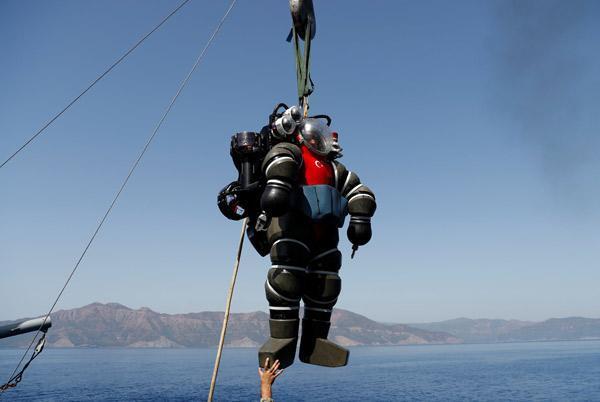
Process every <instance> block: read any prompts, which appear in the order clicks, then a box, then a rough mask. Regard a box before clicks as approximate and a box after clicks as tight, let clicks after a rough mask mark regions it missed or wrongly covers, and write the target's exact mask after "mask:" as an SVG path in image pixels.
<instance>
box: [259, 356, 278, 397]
mask: <svg viewBox="0 0 600 402" xmlns="http://www.w3.org/2000/svg"><path fill="white" fill-rule="evenodd" d="M279 366H280V364H279V360H275V362H274V363H273V365H272V366H271V367H269V358H268V357H267V359H266V360H265V367H269V368H264V369H263V368H260V367H259V368H258V375H259V376H260V392H261V397H262V398H271V385H273V383H274V382H275V379H276V378H277V377H279V376H280V375H281V373H283V369H282V370H279Z"/></svg>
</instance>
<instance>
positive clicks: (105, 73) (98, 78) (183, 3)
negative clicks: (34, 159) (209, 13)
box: [0, 0, 190, 169]
mask: <svg viewBox="0 0 600 402" xmlns="http://www.w3.org/2000/svg"><path fill="white" fill-rule="evenodd" d="M189 1H190V0H184V1H183V2H182V3H181V4H179V5H178V6H177V7H176V8H175V9H174V10H173V11H171V13H170V14H169V15H167V16H166V17H164V18H163V19H162V21H160V22H159V23H158V25H156V26H155V27H154V28H152V30H151V31H150V32H148V33H147V34H146V35H144V36H143V37H142V38H141V39H140V40H138V41H137V42H136V43H135V45H133V46H132V47H131V48H129V50H127V51H126V52H125V53H124V54H123V55H122V56H121V57H119V58H118V59H117V60H116V61H115V62H114V63H113V64H111V65H110V67H108V68H107V69H106V70H105V71H104V72H103V73H102V74H100V75H99V76H98V77H97V78H96V79H95V80H94V81H92V83H91V84H90V85H88V86H87V87H86V88H85V89H84V90H83V91H81V93H80V94H79V95H77V96H76V97H75V98H73V99H72V100H71V101H70V102H69V103H68V104H67V106H65V107H64V108H63V109H62V110H61V111H60V112H58V113H57V114H56V115H54V117H52V118H51V119H50V120H49V121H48V122H47V123H46V124H44V125H43V126H42V128H40V129H39V130H38V131H37V132H36V133H35V134H34V135H33V136H32V137H31V138H29V139H28V140H27V141H25V143H24V144H23V145H21V147H19V149H17V150H16V151H15V152H13V153H12V155H10V156H9V157H8V159H6V160H5V161H4V162H2V164H1V165H0V169H2V168H3V167H4V165H6V164H7V163H8V162H10V161H11V160H12V159H13V158H14V157H15V156H16V155H17V154H18V153H19V152H21V151H22V150H23V149H25V147H27V146H28V145H29V144H30V143H31V142H32V141H33V140H35V139H36V138H37V137H38V136H39V135H40V134H42V132H43V131H44V130H46V128H48V127H49V126H50V125H51V124H52V123H54V121H55V120H56V119H58V118H59V117H60V116H62V114H63V113H64V112H66V111H67V110H68V109H69V108H70V107H71V106H73V105H74V104H75V102H77V101H78V100H79V98H81V97H82V96H83V95H85V94H86V93H87V92H88V91H89V90H90V89H92V87H93V86H94V85H96V84H97V83H98V82H99V81H100V80H102V78H104V77H105V76H106V75H107V74H108V73H110V72H111V71H112V70H113V69H114V68H115V67H116V66H118V65H119V64H120V63H121V62H122V61H123V60H124V59H125V58H126V57H127V56H129V55H130V54H131V53H132V52H133V51H134V50H135V49H137V47H138V46H140V45H141V44H142V43H143V42H144V41H145V40H146V39H147V38H148V37H149V36H150V35H152V34H153V33H154V32H155V31H156V30H158V28H160V27H161V26H162V25H163V24H164V23H165V22H167V20H169V18H171V17H172V16H173V15H175V13H177V11H179V10H180V9H181V8H182V7H183V6H185V5H186V4H187V3H188V2H189Z"/></svg>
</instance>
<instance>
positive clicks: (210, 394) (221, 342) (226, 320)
mask: <svg viewBox="0 0 600 402" xmlns="http://www.w3.org/2000/svg"><path fill="white" fill-rule="evenodd" d="M247 225H248V218H246V219H244V222H243V223H242V232H241V233H240V241H239V244H238V250H237V256H236V257H235V264H234V265H233V274H232V276H231V284H230V285H229V290H228V291H227V302H226V304H225V315H224V316H223V326H222V327H221V337H220V338H219V346H218V347H217V357H216V358H215V367H214V369H213V373H212V378H211V380H210V389H209V391H208V402H212V400H213V395H214V393H215V385H216V383H217V375H218V373H219V366H220V364H221V354H222V353H223V345H224V344H225V334H226V332H227V324H228V323H229V310H230V308H231V299H232V298H233V289H234V288H235V280H236V279H237V274H238V268H239V267H240V258H241V256H242V247H243V246H244V232H245V231H246V226H247Z"/></svg>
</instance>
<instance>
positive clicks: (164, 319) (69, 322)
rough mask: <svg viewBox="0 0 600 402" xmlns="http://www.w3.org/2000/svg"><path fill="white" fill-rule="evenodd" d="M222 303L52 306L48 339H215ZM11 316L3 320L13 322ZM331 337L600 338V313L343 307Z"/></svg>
mask: <svg viewBox="0 0 600 402" xmlns="http://www.w3.org/2000/svg"><path fill="white" fill-rule="evenodd" d="M268 318H269V315H268V314H267V313H265V312H263V311H255V312H249V313H233V314H231V318H230V322H229V326H228V333H227V338H226V342H225V344H226V346H228V347H257V346H259V345H261V344H262V343H263V342H264V341H265V340H266V339H267V337H268V328H269V325H268ZM222 319H223V312H222V311H201V312H191V313H179V314H166V313H159V312H156V311H154V310H152V309H150V308H148V307H141V308H139V309H132V308H130V307H127V306H125V305H123V304H120V303H114V302H113V303H104V304H103V303H98V302H96V303H91V304H88V305H86V306H83V307H79V308H74V309H67V310H59V311H56V312H55V313H53V314H52V320H53V327H52V328H51V329H50V331H49V332H48V344H49V345H50V346H53V347H134V348H186V347H212V346H215V345H216V343H217V340H218V338H219V334H220V330H221V324H222ZM10 322H11V321H4V322H0V325H2V324H8V323H10ZM330 339H332V340H334V341H336V342H338V343H340V344H341V345H344V346H395V345H420V344H456V343H498V342H529V341H559V340H588V339H600V319H596V318H585V317H565V318H550V319H548V320H545V321H540V322H534V321H523V320H514V319H511V320H504V319H487V318H480V319H471V318H465V317H459V318H455V319H451V320H445V321H440V322H430V323H416V324H393V323H380V322H377V321H374V320H371V319H369V318H368V317H365V316H363V315H360V314H356V313H353V312H351V311H347V310H343V309H335V310H334V312H333V315H332V328H331V334H330ZM29 341H30V338H28V337H27V336H18V337H14V338H7V339H3V340H0V347H21V346H26V345H27V343H28V342H29Z"/></svg>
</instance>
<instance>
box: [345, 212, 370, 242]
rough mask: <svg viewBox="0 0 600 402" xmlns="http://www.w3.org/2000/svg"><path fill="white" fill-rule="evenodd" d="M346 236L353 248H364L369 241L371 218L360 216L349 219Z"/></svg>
mask: <svg viewBox="0 0 600 402" xmlns="http://www.w3.org/2000/svg"><path fill="white" fill-rule="evenodd" d="M347 234H348V240H350V243H352V245H353V246H355V247H353V248H358V246H364V245H365V244H367V243H368V242H369V240H371V235H372V232H371V218H367V217H362V216H353V217H351V218H350V224H349V225H348V232H347Z"/></svg>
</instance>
